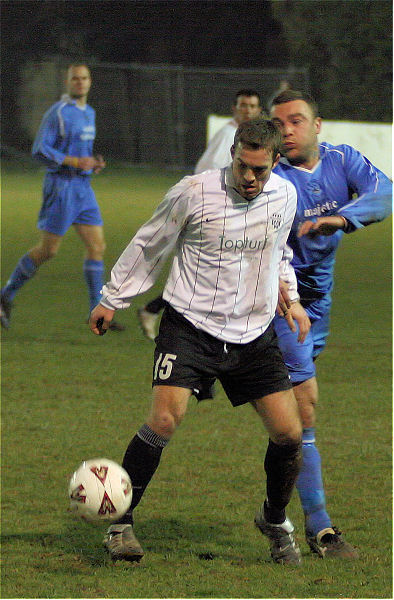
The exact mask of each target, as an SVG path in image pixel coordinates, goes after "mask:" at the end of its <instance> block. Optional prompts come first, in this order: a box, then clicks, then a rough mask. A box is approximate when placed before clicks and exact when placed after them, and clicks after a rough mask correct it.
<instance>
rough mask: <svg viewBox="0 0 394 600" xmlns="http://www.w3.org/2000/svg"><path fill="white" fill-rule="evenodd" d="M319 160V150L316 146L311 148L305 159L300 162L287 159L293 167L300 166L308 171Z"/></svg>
mask: <svg viewBox="0 0 394 600" xmlns="http://www.w3.org/2000/svg"><path fill="white" fill-rule="evenodd" d="M319 160H320V152H319V147H318V146H316V148H314V149H313V150H312V152H311V153H310V154H309V155H308V156H307V157H305V159H304V160H303V161H302V162H292V161H289V162H290V164H293V165H294V166H295V167H302V168H303V169H308V171H311V170H312V169H313V168H314V167H315V166H316V165H317V163H318V162H319Z"/></svg>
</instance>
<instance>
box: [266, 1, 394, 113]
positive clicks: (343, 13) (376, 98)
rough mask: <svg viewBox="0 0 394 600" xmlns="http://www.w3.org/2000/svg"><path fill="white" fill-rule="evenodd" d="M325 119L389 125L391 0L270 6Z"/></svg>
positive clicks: (317, 2)
mask: <svg viewBox="0 0 394 600" xmlns="http://www.w3.org/2000/svg"><path fill="white" fill-rule="evenodd" d="M271 7H272V14H273V16H274V18H275V19H276V20H278V21H280V22H281V23H282V26H283V33H284V36H285V39H286V45H287V51H288V52H289V54H290V61H291V62H293V63H294V64H295V65H296V66H308V67H309V69H310V83H311V92H312V95H313V96H314V97H315V98H316V100H317V102H318V104H319V107H320V110H321V113H322V115H323V116H324V117H325V118H326V119H338V118H340V119H349V120H356V121H363V120H365V121H383V122H388V123H391V121H392V3H391V0H342V1H335V0H332V1H327V0H324V1H322V0H284V1H278V2H271Z"/></svg>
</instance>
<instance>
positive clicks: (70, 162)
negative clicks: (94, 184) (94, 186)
mask: <svg viewBox="0 0 394 600" xmlns="http://www.w3.org/2000/svg"><path fill="white" fill-rule="evenodd" d="M62 164H63V165H65V166H67V167H73V168H74V169H80V170H81V171H92V170H93V171H94V173H99V172H100V171H101V170H102V169H104V167H105V166H106V163H105V161H104V159H103V157H102V156H101V155H100V154H99V155H98V156H65V157H64V159H63V162H62Z"/></svg>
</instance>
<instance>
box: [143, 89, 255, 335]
mask: <svg viewBox="0 0 394 600" xmlns="http://www.w3.org/2000/svg"><path fill="white" fill-rule="evenodd" d="M232 111H233V118H232V119H231V121H229V122H228V123H226V125H224V126H223V127H222V128H221V129H219V131H218V132H217V133H216V134H215V135H214V136H213V138H212V139H211V140H210V142H209V144H208V146H207V148H206V150H205V152H204V153H203V155H202V156H201V158H200V159H199V161H198V162H197V164H196V167H195V169H194V172H195V173H202V172H203V171H207V170H211V169H221V168H222V167H224V166H227V165H229V164H230V163H231V161H232V157H231V152H230V150H231V146H232V145H233V142H234V135H235V132H236V130H237V127H238V125H240V124H241V123H245V121H249V120H250V119H255V118H257V117H260V116H261V112H262V108H261V99H260V96H259V94H258V92H256V91H255V90H252V89H242V90H239V91H238V92H237V93H236V94H235V98H234V102H233V105H232ZM164 307H165V300H164V299H163V296H157V297H156V298H154V299H153V300H150V301H149V302H148V303H147V304H146V305H145V306H144V307H143V308H140V309H138V319H139V322H140V325H141V328H142V331H143V332H144V334H145V335H146V337H147V338H148V339H150V340H154V339H155V336H156V325H157V321H158V318H159V316H160V313H161V311H162V310H163V308H164Z"/></svg>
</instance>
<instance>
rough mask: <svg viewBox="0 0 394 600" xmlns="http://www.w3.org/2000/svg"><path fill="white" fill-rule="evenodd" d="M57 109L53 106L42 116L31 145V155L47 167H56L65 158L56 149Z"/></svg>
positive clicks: (57, 133) (58, 132)
mask: <svg viewBox="0 0 394 600" xmlns="http://www.w3.org/2000/svg"><path fill="white" fill-rule="evenodd" d="M57 110H58V107H57V106H56V105H54V106H53V107H52V108H50V109H49V110H48V111H47V112H46V113H45V115H44V116H43V119H42V122H41V125H40V129H39V130H38V133H37V135H36V138H35V140H34V143H33V148H32V155H33V157H34V158H36V159H37V160H39V161H40V162H42V163H44V164H45V165H46V166H48V167H56V166H58V165H61V164H62V163H63V160H64V158H65V156H66V154H64V153H63V152H61V151H59V150H58V149H57V148H56V143H57V140H58V139H59V136H60V126H59V117H58V114H57Z"/></svg>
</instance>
